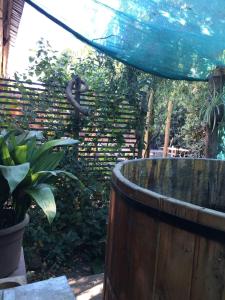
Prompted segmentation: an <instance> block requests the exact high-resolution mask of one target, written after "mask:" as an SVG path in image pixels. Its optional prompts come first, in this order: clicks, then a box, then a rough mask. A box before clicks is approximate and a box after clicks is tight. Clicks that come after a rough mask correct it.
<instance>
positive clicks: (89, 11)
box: [8, 0, 119, 77]
mask: <svg viewBox="0 0 225 300" xmlns="http://www.w3.org/2000/svg"><path fill="white" fill-rule="evenodd" d="M34 2H35V3H36V4H38V5H40V7H42V8H44V9H45V10H46V11H47V12H49V13H50V14H52V15H54V16H55V17H56V18H58V19H60V20H61V21H62V22H64V23H66V24H67V25H68V26H70V27H71V28H73V29H74V30H75V31H77V32H78V33H80V34H81V35H83V36H85V37H87V38H89V39H90V40H91V39H92V38H99V37H101V36H104V34H105V30H106V28H107V24H108V23H109V22H110V19H111V18H112V16H113V13H112V12H110V11H109V10H107V9H104V7H101V10H98V9H97V7H98V5H97V4H96V3H95V2H94V1H90V0H82V1H81V0H63V7H62V0H54V1H53V0H45V1H44V0H35V1H34ZM102 3H107V4H108V5H111V6H112V7H113V8H117V7H118V6H119V0H107V1H106V0H102ZM93 23H94V24H95V26H93ZM96 30H97V31H96ZM42 37H43V38H44V39H46V40H48V41H49V42H50V45H51V46H52V48H53V49H54V50H58V51H63V50H65V49H71V50H73V51H74V53H75V54H76V53H79V56H81V53H82V49H83V48H84V47H85V46H86V45H85V44H84V43H82V42H80V41H79V40H78V39H76V38H75V37H74V36H73V35H72V34H70V33H69V32H67V31H66V30H64V29H62V28H61V27H60V26H58V25H57V24H55V23H54V22H52V21H51V20H49V19H48V18H47V17H45V16H43V15H42V14H41V13H39V12H38V11H36V10H35V9H34V8H33V7H31V6H29V5H28V4H27V3H25V6H24V11H23V15H22V18H21V22H20V26H19V30H18V34H17V39H16V44H15V47H12V48H11V50H10V54H9V55H10V57H9V65H8V73H9V75H10V77H12V76H13V74H14V73H15V72H16V71H18V72H19V73H21V72H24V71H25V69H26V68H27V66H28V63H29V59H28V58H29V56H30V55H32V50H34V49H35V48H36V43H37V41H38V40H40V39H41V38H42Z"/></svg>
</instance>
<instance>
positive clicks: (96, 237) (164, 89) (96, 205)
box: [17, 40, 207, 270]
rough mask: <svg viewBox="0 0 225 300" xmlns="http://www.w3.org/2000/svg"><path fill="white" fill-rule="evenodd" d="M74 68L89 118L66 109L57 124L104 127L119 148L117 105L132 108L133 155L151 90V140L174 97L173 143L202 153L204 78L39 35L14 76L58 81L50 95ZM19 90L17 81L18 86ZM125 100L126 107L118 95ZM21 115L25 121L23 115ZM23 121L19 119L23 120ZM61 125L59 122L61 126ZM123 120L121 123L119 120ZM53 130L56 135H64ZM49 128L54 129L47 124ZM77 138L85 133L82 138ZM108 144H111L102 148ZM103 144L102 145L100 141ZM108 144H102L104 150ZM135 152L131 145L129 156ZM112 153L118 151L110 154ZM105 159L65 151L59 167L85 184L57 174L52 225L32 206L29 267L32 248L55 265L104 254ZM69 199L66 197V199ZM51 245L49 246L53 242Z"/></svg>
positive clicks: (157, 138)
mask: <svg viewBox="0 0 225 300" xmlns="http://www.w3.org/2000/svg"><path fill="white" fill-rule="evenodd" d="M74 74H78V75H79V76H80V77H81V78H82V79H84V80H85V81H86V82H87V84H88V86H89V88H90V93H92V95H93V96H95V95H98V96H99V95H100V97H94V99H95V103H94V109H93V113H92V114H91V115H90V116H89V117H88V118H82V117H81V119H80V123H79V124H77V120H76V119H75V118H74V114H73V115H71V126H70V127H69V128H63V129H64V130H66V132H69V133H70V135H71V136H72V137H74V135H75V137H76V138H77V136H76V134H77V131H78V129H79V128H83V129H84V131H85V129H88V130H90V132H91V131H92V130H93V133H95V132H96V130H97V131H99V132H102V133H104V134H108V131H110V135H109V134H108V136H109V137H110V138H109V143H108V145H107V146H109V145H110V143H111V145H112V146H111V149H110V151H112V152H115V153H118V152H119V151H120V149H121V148H122V147H123V145H124V137H123V134H122V133H121V132H122V130H121V131H120V130H118V128H115V125H116V124H117V123H116V121H120V114H121V110H122V113H131V114H132V116H134V118H133V119H132V121H130V122H127V124H126V125H123V126H126V127H123V128H126V129H129V128H131V129H134V130H135V134H136V138H137V140H138V145H134V146H133V147H134V150H135V149H137V148H138V152H139V155H140V154H141V151H142V149H143V147H144V144H143V133H144V127H145V116H146V111H147V103H146V100H147V94H149V93H150V92H154V120H153V122H152V128H151V130H152V137H151V148H156V149H157V148H160V147H161V146H162V145H163V140H164V130H165V120H166V114H167V103H168V100H172V101H173V115H172V126H171V134H170V139H171V145H175V146H178V147H184V148H187V149H190V150H191V151H192V155H193V156H197V157H199V156H202V155H203V148H204V134H205V133H204V125H202V124H201V119H200V115H201V114H200V111H201V108H202V107H203V105H204V103H205V95H206V92H207V86H206V84H204V83H188V82H184V81H172V80H165V79H160V78H157V77H155V76H152V75H149V74H145V73H143V72H141V71H139V70H136V69H134V68H132V67H129V66H126V65H123V64H121V63H119V62H116V61H114V60H112V59H111V58H109V57H107V56H105V55H103V54H101V53H99V52H95V51H91V50H87V52H86V55H85V57H81V58H79V57H74V56H73V55H72V52H70V51H65V52H63V53H57V52H55V51H54V50H53V49H52V48H51V46H50V45H49V44H48V43H47V42H45V41H44V40H41V41H40V42H39V43H38V47H37V49H36V51H35V53H34V55H33V56H32V57H31V58H30V67H29V69H28V72H27V74H26V75H23V76H22V77H21V76H19V75H17V76H18V78H20V79H24V80H30V79H34V78H35V80H38V81H41V82H44V83H46V84H51V85H53V86H56V87H57V88H56V89H53V88H52V89H51V90H49V92H48V93H49V95H50V98H51V99H53V101H54V99H59V94H60V97H61V96H62V95H63V92H64V90H62V91H61V90H60V89H59V86H60V87H65V86H66V84H67V82H68V81H69V80H70V79H71V78H72V76H73V75H74ZM20 89H21V91H22V89H23V87H20ZM41 97H48V95H46V96H42V94H40V99H39V100H38V101H37V99H36V101H33V103H34V105H36V107H34V108H33V110H32V114H34V115H32V116H29V112H27V116H28V117H27V120H28V122H27V123H26V124H25V123H24V126H25V127H26V126H27V125H28V123H29V122H30V120H31V119H32V118H35V110H36V109H37V106H38V107H39V105H42V104H41V103H42V102H44V101H42V98H41ZM123 102H125V103H129V108H128V110H129V111H126V109H124V106H123V105H122V103H123ZM22 123H23V121H22ZM21 125H23V124H21ZM62 127H63V126H62ZM121 128H122V127H121ZM63 129H62V130H61V131H58V130H55V129H54V133H55V136H56V137H57V138H58V137H60V136H62V135H63ZM52 132H53V129H52ZM80 141H81V143H82V141H83V138H80ZM100 143H101V141H100V140H99V138H98V135H96V139H95V146H93V144H91V143H90V148H89V149H88V145H87V150H89V151H90V152H91V151H92V152H94V150H95V148H96V149H97V147H98V145H99V144H100ZM106 150H109V148H107V149H106ZM103 151H104V149H103ZM106 152H107V151H106ZM135 155H136V153H135V151H134V156H135ZM114 161H116V157H115V160H114ZM104 162H107V156H105V157H102V158H101V160H95V161H94V164H95V165H93V169H91V168H90V165H88V162H87V161H86V160H85V158H84V159H83V160H79V161H78V160H77V150H76V149H74V150H73V151H67V152H66V156H65V160H64V161H63V164H62V165H63V168H65V169H66V170H67V171H71V172H72V173H75V174H76V175H77V177H78V178H79V180H80V181H82V182H83V188H81V186H77V185H75V183H74V182H68V181H58V182H57V186H58V187H59V188H58V192H57V194H56V202H57V207H58V210H57V214H56V219H55V222H54V223H53V224H52V226H51V227H49V226H47V222H45V221H44V220H43V222H42V226H40V224H39V223H40V220H42V219H43V215H42V213H41V211H38V212H37V210H35V211H32V215H33V221H32V224H31V226H30V227H29V229H28V232H27V233H26V248H25V251H26V255H27V259H28V262H29V263H30V268H32V263H33V262H34V261H35V260H34V256H35V257H36V258H37V257H41V260H42V263H44V264H43V265H45V264H46V265H47V267H48V268H50V267H52V268H53V269H54V268H56V267H57V266H59V265H62V264H70V263H71V258H74V257H75V256H76V255H78V256H82V257H84V258H85V259H88V260H90V261H91V262H92V263H93V266H94V269H95V270H96V267H98V266H99V265H101V264H102V263H103V261H104V246H105V244H104V242H105V234H106V220H107V207H108V200H109V182H108V181H107V180H106V177H105V175H104V174H103V173H102V171H103V169H102V167H101V163H104ZM68 199H69V200H68ZM52 245H54V247H53V246H52Z"/></svg>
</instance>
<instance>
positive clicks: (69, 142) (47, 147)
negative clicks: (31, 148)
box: [32, 138, 79, 161]
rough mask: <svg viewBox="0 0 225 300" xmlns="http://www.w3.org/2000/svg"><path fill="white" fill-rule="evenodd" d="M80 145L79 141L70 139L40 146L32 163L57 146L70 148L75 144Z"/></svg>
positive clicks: (49, 142)
mask: <svg viewBox="0 0 225 300" xmlns="http://www.w3.org/2000/svg"><path fill="white" fill-rule="evenodd" d="M78 143H79V141H77V140H74V139H70V138H67V139H58V140H52V141H48V142H46V143H44V144H43V145H41V146H40V148H39V149H38V151H37V152H36V153H35V155H34V156H33V157H32V161H34V160H35V159H37V158H39V156H40V155H42V154H43V153H44V152H46V151H48V150H50V149H52V148H54V147H56V146H69V145H74V144H78Z"/></svg>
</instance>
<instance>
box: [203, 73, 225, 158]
mask: <svg viewBox="0 0 225 300" xmlns="http://www.w3.org/2000/svg"><path fill="white" fill-rule="evenodd" d="M224 83H225V68H216V70H215V71H214V72H213V73H212V75H211V76H209V78H208V84H209V91H210V93H211V95H216V96H219V95H220V94H221V93H222V92H223V86H224ZM206 101H207V102H208V103H209V104H210V101H212V99H211V98H210V97H209V98H208V99H207V100H206ZM219 108H221V109H220V112H219V113H217V114H216V118H217V120H216V122H215V124H214V126H213V125H212V124H207V125H206V135H205V157H206V158H216V157H217V154H218V129H219V123H220V121H221V120H222V117H223V114H224V106H223V105H221V106H220V107H219ZM212 113H213V112H212ZM221 114H222V116H221Z"/></svg>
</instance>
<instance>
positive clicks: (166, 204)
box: [112, 157, 225, 232]
mask: <svg viewBox="0 0 225 300" xmlns="http://www.w3.org/2000/svg"><path fill="white" fill-rule="evenodd" d="M148 160H193V158H161V157H160V158H141V159H132V160H126V161H122V162H119V163H118V164H116V166H115V167H114V169H113V172H112V184H113V185H114V188H116V189H117V190H118V191H119V192H121V193H122V194H123V195H125V196H127V197H128V198H130V199H131V200H132V201H134V202H136V203H141V204H142V205H144V206H147V207H150V208H153V209H155V210H158V211H159V212H163V213H166V214H170V215H172V216H175V217H178V218H181V219H184V220H187V221H191V222H194V223H196V224H200V225H203V226H205V227H208V228H213V229H216V230H220V231H223V232H225V213H224V212H220V211H217V210H213V209H210V208H206V207H203V206H199V205H196V204H192V203H188V202H185V201H183V200H180V199H176V198H173V197H168V196H166V195H163V194H159V193H157V192H154V191H151V190H148V189H145V188H143V187H141V186H139V185H138V184H136V183H133V182H132V181H130V180H128V179H127V178H126V177H125V176H124V175H123V174H122V172H121V170H122V168H123V167H124V166H125V165H127V164H130V163H138V162H140V161H141V162H143V161H148ZM195 160H210V161H217V162H218V161H222V160H217V159H204V158H197V159H195ZM223 163H225V161H223ZM145 196H148V201H146V197H145Z"/></svg>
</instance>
